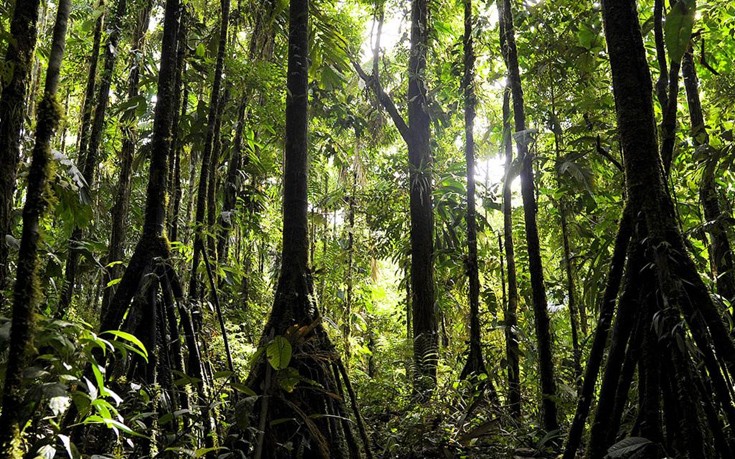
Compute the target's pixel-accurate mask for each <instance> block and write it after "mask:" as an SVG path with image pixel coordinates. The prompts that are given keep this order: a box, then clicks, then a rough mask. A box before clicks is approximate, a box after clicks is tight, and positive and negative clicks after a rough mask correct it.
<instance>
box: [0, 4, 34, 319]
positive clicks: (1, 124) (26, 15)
mask: <svg viewBox="0 0 735 459" xmlns="http://www.w3.org/2000/svg"><path fill="white" fill-rule="evenodd" d="M39 4H40V0H24V1H18V2H16V4H15V9H14V10H13V18H12V19H11V21H10V35H11V36H12V37H13V40H11V41H9V42H8V49H7V52H6V53H5V65H10V66H12V68H13V73H12V76H11V77H10V81H8V82H7V85H6V86H5V87H4V88H3V90H2V99H0V307H2V305H3V303H4V302H5V300H4V297H3V291H4V290H5V288H6V287H7V285H6V284H7V279H8V275H9V272H8V271H9V270H8V261H9V260H8V258H9V257H8V255H9V254H8V249H9V246H8V245H7V244H6V241H5V236H6V235H8V234H10V233H11V231H12V223H13V218H12V214H13V202H14V200H13V195H14V193H15V181H16V173H17V169H18V161H19V160H20V135H21V130H22V129H23V117H24V112H25V111H24V107H23V102H24V100H25V97H26V93H27V92H28V83H29V81H28V80H29V78H30V72H31V63H32V61H33V50H34V49H35V47H36V36H37V34H38V31H37V30H36V27H37V24H38V6H39Z"/></svg>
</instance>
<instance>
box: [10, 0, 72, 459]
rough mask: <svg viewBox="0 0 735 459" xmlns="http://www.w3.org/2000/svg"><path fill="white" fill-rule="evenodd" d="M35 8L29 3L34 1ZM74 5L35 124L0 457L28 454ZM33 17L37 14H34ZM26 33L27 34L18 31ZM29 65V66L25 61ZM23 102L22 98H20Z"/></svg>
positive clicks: (66, 2)
mask: <svg viewBox="0 0 735 459" xmlns="http://www.w3.org/2000/svg"><path fill="white" fill-rule="evenodd" d="M29 3H30V2H29ZM17 5H18V6H22V4H21V3H18V4H17ZM70 9H71V1H70V0H59V3H58V12H57V14H56V23H55V25H54V33H53V38H52V42H51V53H50V54H49V58H48V69H47V71H46V83H45V87H44V94H43V99H42V100H41V103H40V106H39V110H38V119H37V121H36V144H35V146H34V147H33V154H32V160H31V168H30V171H29V173H28V191H27V194H26V202H25V205H24V207H23V233H22V235H21V243H20V253H19V255H18V273H17V277H16V282H15V290H14V295H13V322H12V326H11V330H10V345H9V353H8V362H7V366H6V370H5V371H6V372H5V385H4V386H3V405H2V406H3V410H2V414H0V458H8V459H10V458H16V457H21V456H22V454H23V451H22V450H21V448H22V444H23V443H22V441H21V439H20V438H19V435H20V431H21V429H22V427H23V425H24V424H25V421H26V420H25V419H22V417H23V413H22V412H23V408H24V407H23V394H22V382H23V370H24V368H25V367H26V366H27V365H28V363H29V361H30V360H31V358H32V355H31V353H32V351H31V340H32V337H33V329H34V324H33V316H34V314H36V312H37V311H36V308H37V306H38V303H39V301H40V298H39V297H38V293H39V292H38V287H37V283H38V255H37V251H38V244H39V239H40V230H39V220H40V219H41V217H42V216H43V214H44V213H45V211H46V207H47V204H48V198H49V196H47V195H46V192H47V188H48V183H49V181H50V179H51V174H52V171H51V168H50V162H51V140H52V139H53V136H54V131H55V130H56V127H57V126H58V124H59V119H60V118H61V106H60V104H59V102H58V100H57V99H56V92H57V90H58V86H59V71H60V69H61V60H62V57H63V55H64V46H65V43H66V29H67V20H68V18H69V11H70ZM30 13H32V11H31V12H30ZM34 23H35V20H34V19H33V18H32V17H31V20H30V23H26V24H29V25H30V27H29V28H26V29H25V31H24V32H25V34H26V35H25V36H22V35H17V36H16V38H18V39H19V40H24V39H27V38H28V36H29V35H30V34H35V31H34ZM19 31H20V32H23V30H19ZM26 62H28V61H26ZM21 100H22V99H21Z"/></svg>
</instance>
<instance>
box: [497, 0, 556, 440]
mask: <svg viewBox="0 0 735 459" xmlns="http://www.w3.org/2000/svg"><path fill="white" fill-rule="evenodd" d="M498 6H499V9H500V11H499V16H500V18H501V19H500V21H501V23H502V26H501V41H502V44H501V46H502V48H503V55H504V58H505V60H506V65H507V67H508V80H509V82H510V88H511V93H512V95H513V117H514V121H515V131H516V135H517V139H516V147H517V149H518V156H519V157H520V160H521V161H522V163H521V173H520V176H521V197H522V199H523V217H524V222H525V227H526V242H527V248H528V264H529V270H530V273H531V292H532V296H533V312H534V319H535V326H536V342H537V345H538V353H539V356H538V360H539V375H540V377H541V396H542V402H541V403H542V418H543V419H542V420H543V427H544V429H545V430H546V431H547V432H551V431H554V430H557V429H558V428H559V422H558V420H557V406H556V401H555V399H556V380H555V377H554V362H553V354H552V350H551V332H550V330H549V314H548V311H547V303H546V288H545V287H544V272H543V266H542V264H541V246H540V244H539V236H538V226H537V224H536V211H537V208H536V196H535V186H534V179H533V157H532V155H531V153H530V152H529V150H528V143H529V140H530V134H529V133H528V132H527V131H526V115H525V108H524V103H523V88H522V86H521V75H520V71H519V67H518V52H517V50H516V43H515V29H514V27H513V12H512V6H511V0H503V5H502V7H500V4H498Z"/></svg>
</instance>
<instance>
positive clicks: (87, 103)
mask: <svg viewBox="0 0 735 459" xmlns="http://www.w3.org/2000/svg"><path fill="white" fill-rule="evenodd" d="M96 9H97V10H98V11H99V12H100V13H99V16H97V20H96V21H95V22H94V32H92V51H91V53H90V55H89V72H88V73H87V85H86V87H85V89H84V103H83V104H82V119H81V122H80V126H79V136H78V137H79V139H78V141H79V148H78V150H77V151H78V152H79V155H78V157H77V164H80V165H83V164H85V162H86V159H85V158H86V156H87V148H88V146H89V134H90V133H89V129H90V126H91V124H92V111H93V107H94V95H95V88H96V87H97V63H98V62H99V57H100V47H101V44H102V26H103V24H104V21H105V14H104V10H105V0H99V1H98V3H97V7H96ZM82 167H84V166H82Z"/></svg>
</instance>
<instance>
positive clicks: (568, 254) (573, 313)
mask: <svg viewBox="0 0 735 459" xmlns="http://www.w3.org/2000/svg"><path fill="white" fill-rule="evenodd" d="M551 116H552V118H553V119H554V120H555V123H556V120H557V119H558V117H557V113H556V98H555V94H554V88H553V87H552V89H551ZM557 126H558V123H557ZM561 143H562V132H561V127H558V128H556V127H555V129H554V149H555V150H556V161H557V162H558V161H559V160H560V159H561ZM556 182H557V187H559V189H561V185H562V181H561V174H560V173H559V169H558V168H557V169H556ZM557 205H558V207H559V209H558V211H559V219H560V220H561V237H562V245H563V249H564V250H563V254H564V255H563V256H564V272H565V274H566V278H567V279H566V280H567V299H568V302H567V306H568V308H569V325H570V328H571V331H572V352H573V354H574V355H573V358H574V380H575V382H576V385H577V388H578V389H579V386H580V385H581V383H582V381H581V378H582V364H581V359H582V355H581V350H580V348H579V332H578V329H579V326H578V324H579V322H578V321H577V319H578V315H577V288H576V285H575V282H574V266H572V248H571V244H570V242H569V223H568V220H567V219H568V218H569V217H568V215H569V213H568V211H567V203H566V201H565V199H564V198H563V197H562V198H561V199H559V201H558V203H557Z"/></svg>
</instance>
